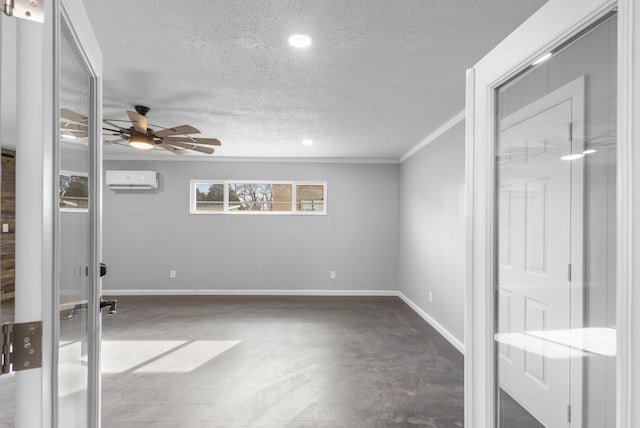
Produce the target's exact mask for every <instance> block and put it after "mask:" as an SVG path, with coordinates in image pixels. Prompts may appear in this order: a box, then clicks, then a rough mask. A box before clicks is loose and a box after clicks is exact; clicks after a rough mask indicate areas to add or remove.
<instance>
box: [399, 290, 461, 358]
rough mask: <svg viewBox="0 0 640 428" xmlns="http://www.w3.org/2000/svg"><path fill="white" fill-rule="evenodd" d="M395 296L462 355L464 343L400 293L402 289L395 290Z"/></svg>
mask: <svg viewBox="0 0 640 428" xmlns="http://www.w3.org/2000/svg"><path fill="white" fill-rule="evenodd" d="M397 296H398V297H399V298H400V299H402V301H403V302H405V303H406V304H407V305H408V306H409V307H410V308H411V309H413V310H414V311H415V312H416V313H417V314H418V315H420V316H421V317H422V319H423V320H425V321H426V322H428V323H429V324H430V325H431V327H433V328H434V329H436V331H437V332H438V333H440V335H441V336H442V337H444V338H445V339H447V340H448V341H449V343H451V344H452V345H453V346H454V347H455V348H456V349H457V350H458V351H460V353H461V354H462V355H464V343H462V342H461V341H460V340H459V339H458V338H457V337H455V336H454V335H453V334H452V333H451V332H450V331H449V330H447V329H446V328H445V327H444V326H443V325H442V324H440V323H439V322H438V321H436V320H435V319H434V318H432V317H431V315H429V314H428V313H426V312H425V311H424V310H423V309H422V308H421V307H420V306H418V305H417V304H416V303H414V302H413V301H412V300H411V299H409V298H408V297H407V296H405V295H404V293H402V291H398V292H397Z"/></svg>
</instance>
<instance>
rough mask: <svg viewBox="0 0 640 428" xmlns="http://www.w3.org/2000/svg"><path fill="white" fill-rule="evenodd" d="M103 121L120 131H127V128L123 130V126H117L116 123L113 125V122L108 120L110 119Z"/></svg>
mask: <svg viewBox="0 0 640 428" xmlns="http://www.w3.org/2000/svg"><path fill="white" fill-rule="evenodd" d="M102 121H103V122H104V123H106V124H107V125H111V126H113V127H114V128H118V129H127V128H123V127H122V126H120V125H116V124H115V123H113V122H109V120H108V119H103V120H102Z"/></svg>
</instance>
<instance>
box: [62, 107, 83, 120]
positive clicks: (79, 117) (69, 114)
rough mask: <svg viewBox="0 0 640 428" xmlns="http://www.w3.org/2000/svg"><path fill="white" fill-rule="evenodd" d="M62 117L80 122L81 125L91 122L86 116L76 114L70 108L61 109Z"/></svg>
mask: <svg viewBox="0 0 640 428" xmlns="http://www.w3.org/2000/svg"><path fill="white" fill-rule="evenodd" d="M60 117H61V118H63V119H66V120H70V121H72V122H79V123H83V122H88V121H89V119H88V118H87V117H86V116H83V115H81V114H80V113H76V112H75V111H73V110H70V109H68V108H61V109H60Z"/></svg>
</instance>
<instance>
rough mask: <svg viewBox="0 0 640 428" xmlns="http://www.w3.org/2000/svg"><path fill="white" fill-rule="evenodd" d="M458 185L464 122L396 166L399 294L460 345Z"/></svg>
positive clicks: (462, 262) (461, 241) (462, 175)
mask: <svg viewBox="0 0 640 428" xmlns="http://www.w3.org/2000/svg"><path fill="white" fill-rule="evenodd" d="M464 182H465V173H464V121H463V122H461V123H459V124H457V125H456V126H454V127H453V128H452V129H450V130H449V131H448V132H446V133H445V134H443V135H442V136H440V137H439V138H437V139H436V140H435V141H433V142H431V143H430V144H428V145H427V146H425V147H424V148H422V149H421V150H420V151H418V152H417V153H416V154H414V155H413V156H412V157H410V158H409V159H407V160H406V161H404V162H403V163H402V164H401V168H400V235H399V236H400V275H399V287H400V291H401V292H402V293H403V294H404V295H405V296H407V297H408V298H409V299H411V300H412V301H413V302H414V303H415V304H417V305H418V306H419V307H420V308H421V309H422V310H424V311H425V312H426V313H427V314H428V315H429V316H431V317H432V318H433V319H435V320H436V321H437V322H438V323H439V324H440V325H441V326H442V327H444V328H445V329H446V330H447V331H448V332H449V333H451V334H452V335H453V336H455V337H456V338H457V339H458V340H459V341H460V342H462V343H464V280H465V274H464V272H465V270H464V269H465V260H464V258H465V244H466V241H465V219H464ZM429 291H431V292H432V295H433V301H432V302H429V299H428V295H429Z"/></svg>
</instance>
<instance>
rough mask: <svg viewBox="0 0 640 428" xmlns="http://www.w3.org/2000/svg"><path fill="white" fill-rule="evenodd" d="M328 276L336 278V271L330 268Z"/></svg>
mask: <svg viewBox="0 0 640 428" xmlns="http://www.w3.org/2000/svg"><path fill="white" fill-rule="evenodd" d="M329 277H330V278H331V279H336V271H335V270H332V271H331V273H329Z"/></svg>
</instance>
